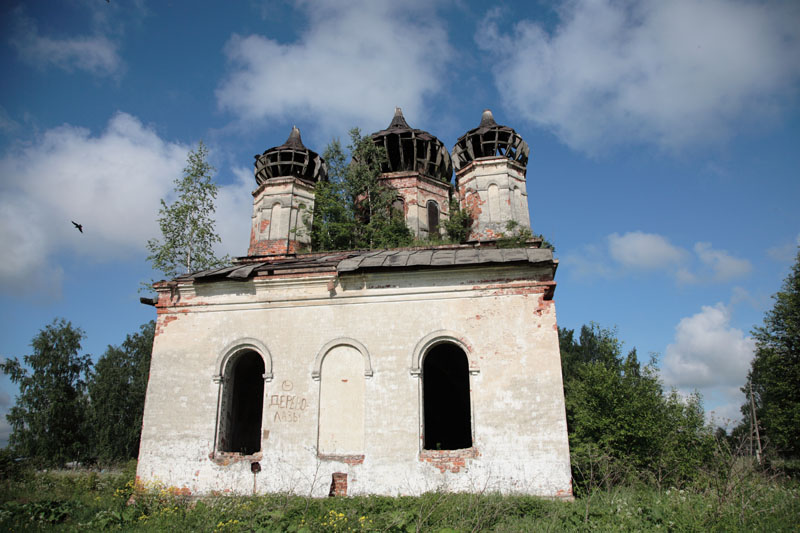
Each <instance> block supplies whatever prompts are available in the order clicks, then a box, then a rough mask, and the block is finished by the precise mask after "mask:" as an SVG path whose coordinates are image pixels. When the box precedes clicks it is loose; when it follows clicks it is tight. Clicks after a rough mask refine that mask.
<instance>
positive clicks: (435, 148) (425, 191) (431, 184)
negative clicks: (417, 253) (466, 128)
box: [371, 107, 453, 239]
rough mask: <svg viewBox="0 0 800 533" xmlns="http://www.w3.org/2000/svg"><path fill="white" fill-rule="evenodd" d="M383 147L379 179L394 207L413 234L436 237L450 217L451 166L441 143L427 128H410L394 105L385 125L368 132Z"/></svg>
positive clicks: (422, 237)
mask: <svg viewBox="0 0 800 533" xmlns="http://www.w3.org/2000/svg"><path fill="white" fill-rule="evenodd" d="M371 137H372V139H373V141H375V144H376V145H377V146H380V147H383V148H384V149H385V150H386V155H387V161H386V163H385V164H384V165H383V168H382V169H381V170H382V173H381V179H382V180H383V181H384V182H385V183H386V185H387V186H389V187H390V188H392V189H394V190H395V191H396V193H397V199H396V200H395V202H394V208H395V209H397V210H398V211H402V213H403V216H404V218H405V221H406V225H407V226H408V227H409V229H410V230H411V232H412V233H413V234H414V236H415V237H417V238H420V239H424V238H433V239H438V238H439V237H440V236H441V235H442V234H443V229H442V224H441V223H442V222H443V221H444V220H447V219H448V218H449V216H450V204H449V202H450V178H451V176H452V175H453V165H452V163H451V162H450V154H448V153H447V149H446V148H445V146H444V144H442V142H441V141H440V140H439V139H437V138H436V137H434V136H433V135H431V134H430V133H428V132H427V131H423V130H418V129H415V128H412V127H411V126H409V125H408V123H407V122H406V119H405V118H404V117H403V112H402V110H401V109H400V108H399V107H397V108H395V111H394V117H393V118H392V122H391V123H390V124H389V127H388V128H386V129H385V130H381V131H378V132H376V133H373V134H372V135H371Z"/></svg>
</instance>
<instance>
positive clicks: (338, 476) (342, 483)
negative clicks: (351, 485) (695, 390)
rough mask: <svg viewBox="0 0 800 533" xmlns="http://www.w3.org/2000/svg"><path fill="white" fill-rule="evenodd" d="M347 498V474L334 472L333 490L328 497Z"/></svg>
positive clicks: (332, 479)
mask: <svg viewBox="0 0 800 533" xmlns="http://www.w3.org/2000/svg"><path fill="white" fill-rule="evenodd" d="M334 496H347V474H345V473H344V472H334V473H333V475H332V478H331V490H330V492H328V497H331V498H332V497H334Z"/></svg>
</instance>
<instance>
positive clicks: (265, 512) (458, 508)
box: [0, 460, 800, 532]
mask: <svg viewBox="0 0 800 533" xmlns="http://www.w3.org/2000/svg"><path fill="white" fill-rule="evenodd" d="M729 466H731V468H729V469H728V471H727V474H725V475H721V474H720V473H719V472H711V471H709V472H705V473H704V474H703V475H702V476H700V478H701V479H700V481H699V482H697V483H695V484H693V485H691V486H686V487H682V488H673V487H669V488H662V489H658V488H654V486H653V485H649V484H645V483H643V482H641V481H636V480H633V481H631V480H629V481H628V482H626V483H625V484H608V486H605V485H603V484H600V483H598V484H594V485H591V484H585V486H586V489H585V490H584V491H583V493H582V494H581V495H579V497H578V498H577V499H576V500H575V501H574V502H571V503H569V502H559V501H549V500H544V499H540V498H535V497H532V496H513V495H511V496H503V495H499V494H452V493H440V492H433V493H428V494H424V495H422V496H419V497H396V498H390V497H382V496H358V497H348V498H326V499H314V498H307V497H304V496H297V495H291V494H272V495H266V496H257V497H239V496H209V497H206V498H201V499H197V498H192V497H189V496H186V495H184V494H182V493H181V491H179V490H172V489H170V488H169V487H148V488H144V487H137V486H136V485H135V483H134V480H133V470H132V467H131V466H129V467H128V468H127V469H125V470H124V471H108V472H101V473H98V472H87V471H83V472H69V471H51V472H34V471H23V472H20V473H18V474H17V475H16V478H15V479H10V478H7V479H3V480H0V530H3V531H102V530H122V531H165V530H172V531H209V532H211V531H214V532H223V531H224V532H232V531H242V532H244V531H261V532H273V531H294V532H316V531H387V532H416V531H433V532H453V531H465V532H467V531H500V532H511V531H798V530H800V487H799V486H798V483H797V482H796V481H793V480H791V479H788V478H786V477H781V476H776V475H773V474H769V473H767V472H763V471H759V470H757V469H755V468H753V467H752V465H750V464H749V463H747V462H745V461H743V460H738V462H736V463H734V464H733V465H729ZM723 470H724V469H723Z"/></svg>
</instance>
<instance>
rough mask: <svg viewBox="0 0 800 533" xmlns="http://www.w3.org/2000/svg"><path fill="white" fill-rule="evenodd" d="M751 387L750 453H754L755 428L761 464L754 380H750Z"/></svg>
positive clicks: (757, 455) (759, 462) (757, 452)
mask: <svg viewBox="0 0 800 533" xmlns="http://www.w3.org/2000/svg"><path fill="white" fill-rule="evenodd" d="M747 384H748V386H749V387H750V412H751V415H750V455H751V456H752V455H753V428H755V430H756V444H757V446H758V448H756V460H757V461H758V464H759V465H760V464H761V436H760V435H759V433H758V419H757V418H756V402H755V401H754V400H753V382H752V381H748V382H747Z"/></svg>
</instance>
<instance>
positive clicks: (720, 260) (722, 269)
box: [694, 242, 753, 282]
mask: <svg viewBox="0 0 800 533" xmlns="http://www.w3.org/2000/svg"><path fill="white" fill-rule="evenodd" d="M694 251H695V253H696V254H697V257H698V258H699V259H700V261H701V262H702V263H703V264H704V265H705V266H707V267H709V268H710V269H711V271H712V272H713V274H712V278H713V280H714V281H720V282H724V281H730V280H732V279H736V278H741V277H744V276H746V275H747V274H749V273H750V272H751V271H752V270H753V265H751V264H750V261H748V260H746V259H738V258H736V257H733V256H731V255H730V254H729V253H728V252H726V251H725V250H714V249H713V248H711V243H708V242H698V243H696V244H695V245H694Z"/></svg>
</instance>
